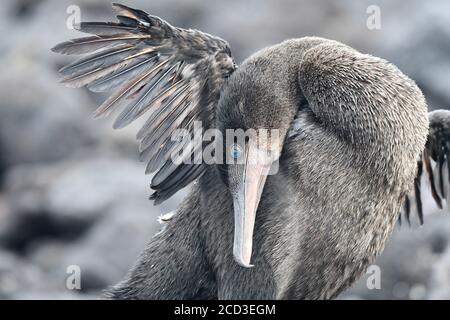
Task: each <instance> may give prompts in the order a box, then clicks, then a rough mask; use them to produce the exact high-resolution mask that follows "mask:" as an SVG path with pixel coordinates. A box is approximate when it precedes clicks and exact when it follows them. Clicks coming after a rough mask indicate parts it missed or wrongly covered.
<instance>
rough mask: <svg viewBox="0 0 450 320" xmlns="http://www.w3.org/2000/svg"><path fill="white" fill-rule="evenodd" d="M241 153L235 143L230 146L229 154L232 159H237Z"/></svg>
mask: <svg viewBox="0 0 450 320" xmlns="http://www.w3.org/2000/svg"><path fill="white" fill-rule="evenodd" d="M241 153H242V149H241V147H240V146H239V145H238V144H237V143H235V144H233V145H232V146H231V149H230V154H231V157H232V158H234V159H237V158H239V157H240V156H241Z"/></svg>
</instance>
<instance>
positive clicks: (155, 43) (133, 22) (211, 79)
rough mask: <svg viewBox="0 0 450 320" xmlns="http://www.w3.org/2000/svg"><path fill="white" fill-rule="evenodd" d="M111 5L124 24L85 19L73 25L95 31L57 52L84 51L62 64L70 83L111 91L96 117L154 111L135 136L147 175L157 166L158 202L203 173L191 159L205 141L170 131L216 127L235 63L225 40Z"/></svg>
mask: <svg viewBox="0 0 450 320" xmlns="http://www.w3.org/2000/svg"><path fill="white" fill-rule="evenodd" d="M113 8H114V9H115V10H116V11H117V19H118V20H119V22H84V23H80V24H79V25H77V26H76V29H78V30H79V31H81V32H84V33H88V34H93V36H90V37H84V38H79V39H74V40H70V41H67V42H64V43H61V44H58V45H57V46H55V47H54V48H53V49H52V50H53V51H54V52H57V53H61V54H74V55H80V54H87V55H86V56H84V57H82V58H81V59H79V60H77V61H75V62H73V63H71V64H69V65H67V66H65V67H64V68H62V69H61V70H60V73H61V75H62V77H63V79H62V82H63V83H64V84H66V85H67V86H71V87H82V86H86V87H87V88H88V89H89V90H91V91H94V92H101V91H109V90H113V93H112V95H111V96H109V98H107V99H106V101H105V102H104V103H103V104H102V105H101V106H100V107H99V108H98V109H97V110H96V112H95V116H96V117H103V116H107V115H109V114H110V113H111V112H113V111H119V114H118V116H117V118H116V120H115V122H114V128H122V127H125V126H127V125H128V124H130V123H131V122H133V121H134V120H135V119H137V118H139V117H140V116H142V115H143V114H145V113H147V114H149V117H148V119H147V121H146V123H145V124H144V126H143V127H142V128H141V129H140V130H139V132H138V133H137V139H138V140H139V143H140V144H139V151H140V159H141V160H142V161H147V168H146V173H152V172H155V171H156V173H155V175H154V176H153V178H152V183H151V188H152V189H153V190H155V192H154V193H153V194H152V196H151V197H150V198H151V199H154V200H155V204H157V203H160V202H162V201H164V200H165V199H167V198H169V197H171V196H172V195H173V194H174V193H176V192H177V191H178V190H180V189H181V188H184V187H185V186H187V185H188V184H189V183H191V182H192V181H194V180H195V179H196V178H198V177H199V176H200V175H201V174H202V173H203V172H204V169H205V168H204V165H202V164H198V163H192V161H189V159H191V160H192V156H193V154H194V151H195V150H196V149H198V148H200V147H203V146H202V145H199V144H202V142H198V141H197V144H194V145H193V144H192V143H191V142H189V141H191V140H192V139H187V138H186V136H185V137H184V138H183V139H180V138H178V139H174V138H173V137H174V135H175V134H176V132H178V131H177V129H185V130H186V131H185V132H188V133H190V134H192V133H193V130H194V122H195V121H202V127H203V129H207V128H211V127H213V126H214V117H215V107H216V105H217V102H218V100H219V97H220V90H221V87H222V85H223V84H224V82H225V81H226V78H227V77H228V76H229V75H230V74H231V73H232V72H233V71H234V70H235V69H236V66H235V64H234V62H233V58H232V56H231V52H230V48H229V46H228V44H227V43H226V42H225V41H224V40H222V39H220V38H217V37H214V36H211V35H209V34H206V33H203V32H200V31H197V30H185V29H181V28H176V27H173V26H171V25H170V24H169V23H167V22H165V21H163V20H162V19H160V18H158V17H155V16H150V15H148V14H146V13H145V12H143V11H141V10H136V9H132V8H129V7H126V6H124V5H120V4H113ZM183 147H185V148H183ZM177 150H178V151H180V150H183V152H184V151H185V150H188V151H187V152H184V153H182V157H183V160H185V161H177V162H176V163H175V162H174V161H171V155H172V154H173V152H176V151H177ZM189 150H190V151H189ZM180 162H181V163H180ZM189 162H191V163H189Z"/></svg>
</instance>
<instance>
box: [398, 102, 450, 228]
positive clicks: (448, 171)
mask: <svg viewBox="0 0 450 320" xmlns="http://www.w3.org/2000/svg"><path fill="white" fill-rule="evenodd" d="M428 118H429V121H430V124H429V126H430V129H429V134H428V140H427V143H426V145H425V150H424V151H423V154H422V159H421V160H420V161H418V170H417V176H416V178H415V180H414V190H413V192H414V194H413V195H409V196H407V197H406V200H405V205H404V208H403V212H404V214H405V216H406V219H407V220H408V221H409V216H410V211H411V209H412V208H411V205H410V202H411V200H412V199H414V203H415V211H416V214H417V216H418V218H419V221H420V223H421V224H423V221H424V217H423V208H422V194H423V193H424V192H428V191H429V192H431V196H432V198H433V199H434V201H435V202H436V205H437V206H438V207H439V208H440V209H442V208H443V207H444V204H443V202H442V200H443V199H445V201H446V207H447V210H448V209H449V208H450V206H449V202H450V152H449V151H450V148H449V147H450V111H448V110H438V111H433V112H430V113H429V114H428ZM423 175H425V181H426V182H427V183H426V187H425V186H422V184H421V179H422V176H423Z"/></svg>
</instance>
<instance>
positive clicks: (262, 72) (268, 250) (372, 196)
mask: <svg viewBox="0 0 450 320" xmlns="http://www.w3.org/2000/svg"><path fill="white" fill-rule="evenodd" d="M113 7H114V9H116V10H117V12H118V15H117V18H118V22H114V23H112V22H88V23H81V24H79V25H78V26H77V28H78V29H79V31H81V32H84V33H89V34H93V35H94V36H90V37H85V38H80V39H75V40H71V41H68V42H64V43H62V44H59V45H57V46H56V47H54V48H53V51H55V52H58V53H62V54H88V55H87V56H85V57H83V58H81V59H80V60H78V61H76V62H74V63H72V64H70V65H68V66H66V67H64V68H63V69H61V74H62V75H63V82H64V83H65V84H67V85H69V86H73V87H81V86H87V87H88V89H90V90H92V91H96V92H97V91H107V90H110V89H114V93H113V94H112V95H111V96H110V97H109V98H108V99H107V100H106V101H105V102H104V103H103V104H102V105H101V106H100V108H99V109H98V110H97V111H96V116H105V115H108V114H110V113H111V112H112V111H115V110H120V113H119V115H118V116H117V119H116V121H115V123H114V127H115V128H122V127H124V126H126V125H128V124H129V123H131V122H132V121H134V120H135V119H137V118H138V117H140V116H143V115H144V114H149V116H148V120H147V122H146V123H145V124H144V126H143V128H142V129H141V130H140V131H139V132H138V134H137V138H138V140H139V141H140V151H141V159H142V160H145V161H147V163H148V165H147V173H153V172H156V173H155V174H154V176H153V178H152V184H151V187H152V189H154V190H155V192H154V193H153V195H152V196H151V199H154V201H155V204H157V203H160V202H162V201H164V200H166V199H168V198H169V197H171V196H172V195H173V194H174V193H176V192H177V191H179V190H180V189H182V188H184V187H186V186H187V185H190V184H192V188H191V191H190V193H189V195H188V196H187V198H186V199H185V200H184V202H183V203H182V205H181V207H180V208H179V209H178V210H177V212H176V214H175V215H174V216H173V217H172V218H169V219H165V220H167V221H165V223H164V224H165V227H164V229H163V230H162V231H161V232H160V233H158V234H157V235H156V236H155V237H153V238H152V239H151V241H150V242H149V244H148V246H147V248H146V249H145V250H144V252H143V253H142V255H141V257H140V258H139V260H138V262H137V263H136V265H135V266H134V267H133V268H132V270H131V271H130V273H129V275H128V276H127V278H126V279H125V280H124V281H122V282H121V283H119V284H118V285H117V286H115V287H114V288H112V289H111V290H109V292H108V296H109V297H111V298H118V299H194V298H195V299H198V298H211V299H216V298H219V299H329V298H333V297H336V296H337V295H338V294H339V293H340V292H342V291H343V290H344V289H346V288H347V287H349V286H350V285H351V284H352V283H353V282H354V281H356V280H357V279H358V278H359V277H360V275H361V274H362V273H363V272H364V271H365V269H366V268H367V267H368V266H369V265H370V264H371V263H372V262H373V261H374V259H375V257H376V256H377V255H378V254H379V253H380V252H381V251H382V250H383V247H384V245H385V243H386V241H387V239H388V238H389V235H390V234H391V233H392V230H393V228H394V225H395V223H396V221H397V220H398V218H399V212H400V210H401V207H402V204H403V203H404V202H405V199H407V200H406V203H405V207H406V213H407V215H408V217H409V212H410V210H411V202H412V201H410V200H409V199H410V198H409V196H408V195H409V194H411V192H413V193H414V192H415V195H414V198H415V200H416V206H415V208H416V209H417V211H418V212H419V216H420V218H421V219H422V206H421V200H420V176H421V174H422V172H427V173H428V177H429V179H430V182H431V186H432V188H431V191H432V195H433V197H434V198H435V200H436V201H437V202H438V204H440V205H442V203H441V202H442V199H441V198H443V197H444V198H447V194H448V193H449V192H450V189H449V188H448V177H447V176H445V172H447V174H448V173H449V170H448V168H449V167H450V166H448V161H449V157H448V141H449V137H448V134H449V128H448V124H449V123H450V122H449V114H448V113H447V112H445V111H439V112H437V113H433V114H432V115H431V116H430V118H431V131H430V132H431V135H430V138H429V139H428V143H427V145H426V148H425V144H426V142H427V135H428V127H429V120H428V117H427V105H426V102H425V99H424V97H423V95H422V93H421V91H420V90H419V88H418V87H417V86H416V84H415V83H414V81H412V80H411V79H409V78H408V77H407V76H405V75H404V74H403V73H402V72H401V71H400V70H399V69H398V68H397V67H395V66H394V65H392V64H390V63H389V62H387V61H385V60H383V59H380V58H377V57H373V56H371V55H368V54H362V53H360V52H358V51H357V50H355V49H353V48H351V47H349V46H347V45H344V44H342V43H339V42H337V41H333V40H327V39H323V38H318V37H305V38H301V39H291V40H287V41H284V42H282V43H280V44H277V45H274V46H271V47H268V48H265V49H262V50H261V51H259V52H257V53H255V54H253V55H252V56H251V57H249V58H248V59H246V60H245V61H244V62H243V63H242V64H241V65H240V66H239V67H237V66H236V65H235V63H234V61H233V58H232V55H231V51H230V48H229V46H228V44H227V43H226V42H225V41H224V40H222V39H220V38H217V37H214V36H212V35H209V34H206V33H203V32H201V31H197V30H185V29H181V28H176V27H173V26H171V25H170V24H169V23H167V22H166V21H164V20H162V19H160V18H158V17H155V16H151V15H147V14H146V13H145V12H143V11H141V10H136V9H132V8H128V7H126V6H124V5H120V4H114V5H113ZM198 121H201V122H202V127H201V129H200V132H201V133H205V132H206V130H207V129H216V130H217V131H218V132H219V133H222V134H223V136H226V133H227V130H229V129H242V130H243V131H246V130H250V129H253V130H254V132H256V134H254V135H250V136H246V137H245V139H244V140H236V141H235V140H233V143H232V144H231V145H230V144H227V143H225V141H223V140H221V139H218V138H217V137H216V138H214V139H212V140H210V141H209V142H208V141H205V140H200V141H195V139H194V140H192V139H184V138H183V139H174V138H173V137H174V135H175V133H176V132H178V131H177V130H178V129H181V128H183V129H186V130H187V131H185V132H188V133H189V135H187V136H188V137H190V136H191V134H192V135H193V134H194V133H195V132H194V131H195V123H196V122H198ZM261 129H265V130H277V133H278V138H279V140H278V143H276V141H277V138H276V137H275V135H273V136H272V135H270V136H269V137H267V136H262V134H260V132H262V131H260V130H261ZM212 146H214V148H213V149H214V150H216V151H217V150H219V151H217V152H215V153H212V155H213V156H214V157H216V156H219V155H221V156H223V157H225V158H227V159H228V158H230V155H231V159H232V161H231V163H230V162H225V163H205V162H200V163H198V162H195V161H193V160H195V159H194V158H196V154H198V153H197V151H199V150H200V151H205V150H206V149H207V148H211V147H212ZM188 147H189V148H188ZM180 150H182V151H183V152H182V153H181V159H182V160H190V161H181V162H177V161H174V159H173V154H174V153H176V152H179V151H180ZM185 150H188V151H187V152H186V151H185ZM424 150H425V151H424ZM423 151H424V152H423ZM200 154H201V152H200ZM218 158H219V157H218ZM215 159H216V158H215ZM233 159H234V160H237V159H241V160H242V161H241V162H240V163H238V161H235V162H233V161H234V160H233ZM252 159H253V160H254V159H259V160H257V161H252ZM430 159H433V160H434V161H435V162H436V163H437V164H436V165H434V163H433V161H430ZM260 160H262V161H260ZM418 162H419V163H418ZM274 167H276V170H275V171H274V172H273V173H274V174H269V173H270V170H272V169H273V168H274ZM418 168H419V169H418ZM445 170H446V171H445ZM194 181H196V182H195V183H192V182H194ZM118 236H120V235H118ZM233 257H234V258H233Z"/></svg>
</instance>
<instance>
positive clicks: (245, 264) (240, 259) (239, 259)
mask: <svg viewBox="0 0 450 320" xmlns="http://www.w3.org/2000/svg"><path fill="white" fill-rule="evenodd" d="M234 260H235V261H236V262H237V264H238V265H240V266H241V267H244V268H253V267H254V266H255V265H253V264H250V259H248V261H244V259H243V257H242V256H241V255H238V254H234Z"/></svg>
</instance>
